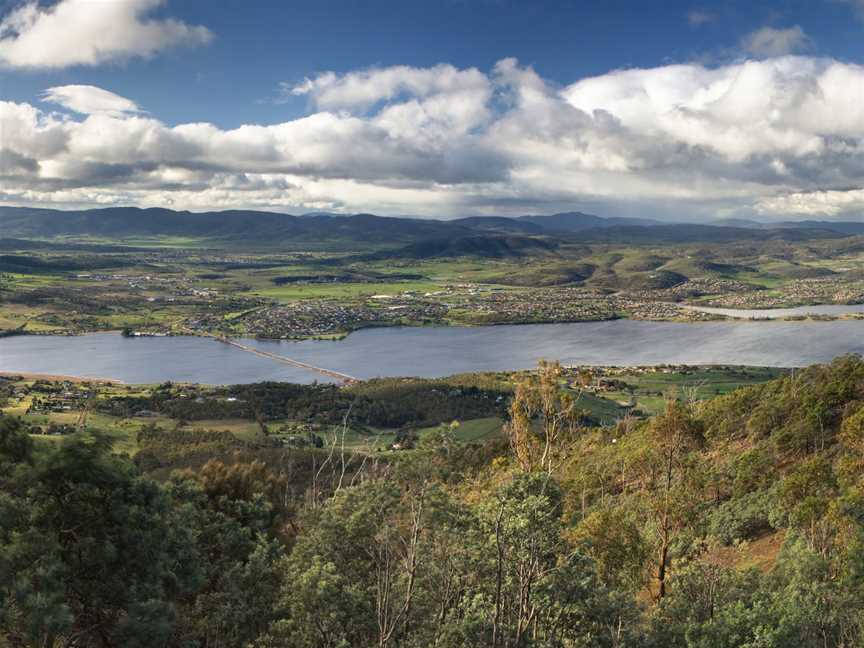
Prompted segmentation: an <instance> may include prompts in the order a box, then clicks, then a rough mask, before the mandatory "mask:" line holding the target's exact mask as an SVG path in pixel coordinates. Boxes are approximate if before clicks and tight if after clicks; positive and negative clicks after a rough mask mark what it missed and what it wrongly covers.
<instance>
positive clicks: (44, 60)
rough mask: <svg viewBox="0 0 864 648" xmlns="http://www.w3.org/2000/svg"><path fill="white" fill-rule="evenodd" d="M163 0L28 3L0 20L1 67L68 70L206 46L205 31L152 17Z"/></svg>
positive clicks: (206, 37) (207, 35)
mask: <svg viewBox="0 0 864 648" xmlns="http://www.w3.org/2000/svg"><path fill="white" fill-rule="evenodd" d="M162 3H163V0H108V1H105V2H98V3H97V4H98V7H97V6H96V4H94V2H93V0H60V2H58V3H56V4H53V5H50V6H42V5H40V4H39V3H38V2H37V1H36V0H30V1H28V2H26V3H25V4H22V5H21V6H19V7H18V8H16V9H14V10H13V11H11V12H9V13H8V14H7V15H6V16H5V17H4V18H3V20H2V21H0V64H2V65H5V66H6V67H10V68H24V69H27V68H64V67H69V66H73V65H98V64H100V63H105V62H112V61H122V60H125V59H129V58H132V57H136V56H137V57H149V56H152V55H153V54H155V53H156V52H158V51H161V50H163V49H166V48H169V47H175V46H181V45H185V46H193V45H202V44H204V43H207V42H208V41H209V40H210V39H211V38H212V34H211V33H210V31H208V30H207V28H206V27H200V26H192V25H187V24H185V23H183V22H180V21H178V20H173V19H170V18H168V19H154V18H148V17H147V16H148V14H150V12H152V11H153V10H154V9H156V8H157V7H158V6H159V5H161V4H162Z"/></svg>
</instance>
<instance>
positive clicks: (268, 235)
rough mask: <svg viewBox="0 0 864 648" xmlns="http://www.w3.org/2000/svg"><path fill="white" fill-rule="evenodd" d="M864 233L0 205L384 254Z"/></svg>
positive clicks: (2, 214)
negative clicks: (575, 244)
mask: <svg viewBox="0 0 864 648" xmlns="http://www.w3.org/2000/svg"><path fill="white" fill-rule="evenodd" d="M856 235H864V223H856V222H833V221H801V222H792V221H789V222H782V223H771V224H766V223H760V222H757V221H748V220H739V219H735V220H725V221H716V222H714V223H711V224H694V223H667V222H662V221H657V220H651V219H640V218H604V217H602V216H596V215H593V214H584V213H581V212H565V213H560V214H551V215H547V216H539V215H529V216H516V217H504V216H472V217H466V218H459V219H455V220H447V221H445V220H435V219H424V218H409V217H399V218H397V217H382V216H376V215H374V214H354V215H349V216H343V215H336V214H329V213H314V214H304V215H301V216H293V215H289V214H279V213H273V212H264V211H242V210H231V211H218V212H203V213H193V212H188V211H174V210H171V209H161V208H151V209H139V208H137V207H109V208H105V209H85V210H74V211H61V210H55V209H38V208H30V207H3V206H0V237H2V238H3V239H29V240H35V241H55V242H57V243H58V244H59V243H60V242H62V243H63V244H67V245H68V244H69V243H70V242H75V241H78V242H87V243H91V244H92V243H112V244H116V243H118V242H124V241H125V242H129V243H130V244H133V245H134V244H135V242H136V241H142V240H144V239H148V238H154V237H174V238H181V239H184V238H185V239H195V240H196V241H199V242H201V243H203V244H206V245H210V246H213V247H228V246H243V245H246V246H256V247H267V248H276V247H279V248H286V249H300V248H309V249H341V250H352V249H354V250H357V249H369V248H370V247H371V248H377V249H380V250H391V251H392V256H394V257H406V258H428V257H435V256H480V257H491V258H499V257H503V256H523V255H533V254H546V253H550V252H552V251H554V249H555V248H556V247H557V246H558V245H560V244H563V243H573V242H576V243H578V242H584V243H591V242H603V243H633V244H639V243H646V244H647V243H685V242H699V241H704V242H724V241H726V242H728V241H736V240H755V241H761V240H770V239H779V240H805V239H818V238H839V237H848V236H856Z"/></svg>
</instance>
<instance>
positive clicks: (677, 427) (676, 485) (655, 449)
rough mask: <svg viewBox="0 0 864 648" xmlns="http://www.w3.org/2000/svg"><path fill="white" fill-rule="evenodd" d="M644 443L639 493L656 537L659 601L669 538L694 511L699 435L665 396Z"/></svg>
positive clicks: (687, 415)
mask: <svg viewBox="0 0 864 648" xmlns="http://www.w3.org/2000/svg"><path fill="white" fill-rule="evenodd" d="M647 442H648V444H649V446H648V448H647V456H646V458H645V461H644V463H643V470H644V471H645V475H644V476H645V477H646V487H647V488H646V491H645V495H646V499H647V503H648V510H649V514H650V515H651V518H652V520H653V523H654V527H655V532H656V536H657V572H656V580H657V598H659V599H662V598H663V597H664V596H665V595H666V578H667V575H668V570H669V552H670V549H671V547H672V542H673V540H674V539H675V537H676V535H677V534H678V533H679V532H680V531H682V530H684V529H685V528H686V527H687V526H688V524H689V523H691V522H693V520H694V518H695V515H696V513H697V512H698V509H699V505H700V493H701V483H699V478H700V477H701V470H700V468H701V467H700V465H699V457H698V454H697V453H695V452H694V451H695V450H698V449H699V448H700V447H701V445H702V442H703V437H702V432H701V429H700V428H699V426H698V425H697V423H696V421H694V420H693V418H692V416H691V414H690V411H689V410H688V409H687V407H685V406H684V405H683V404H681V403H680V402H678V401H677V400H675V399H672V398H670V399H668V400H667V401H666V409H665V410H664V412H663V413H662V414H660V415H659V416H657V417H655V418H654V419H652V420H651V422H650V423H649V424H648V428H647Z"/></svg>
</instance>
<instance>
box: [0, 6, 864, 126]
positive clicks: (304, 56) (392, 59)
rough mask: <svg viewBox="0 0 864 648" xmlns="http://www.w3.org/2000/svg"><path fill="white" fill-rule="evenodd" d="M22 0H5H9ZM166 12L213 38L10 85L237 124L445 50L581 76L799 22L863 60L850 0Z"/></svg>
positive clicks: (290, 111) (293, 111)
mask: <svg viewBox="0 0 864 648" xmlns="http://www.w3.org/2000/svg"><path fill="white" fill-rule="evenodd" d="M101 1H104V0H93V2H92V4H93V5H98V4H99V2H101ZM18 4H19V3H17V2H13V1H10V0H6V2H5V5H6V8H7V10H8V9H9V8H13V7H15V6H17V5H18ZM153 15H154V16H160V15H161V16H171V17H174V18H177V19H180V20H183V21H184V22H186V23H188V24H193V25H203V26H205V27H207V28H208V29H209V30H210V31H211V32H213V35H214V38H213V40H212V41H211V42H210V44H208V45H206V46H204V47H196V48H182V47H181V48H178V49H171V50H169V51H166V52H163V53H161V54H160V55H159V56H154V57H151V58H148V59H131V60H126V61H123V62H120V63H113V64H108V65H103V66H99V67H96V68H93V67H89V66H88V67H82V66H77V67H72V68H68V69H60V70H48V71H39V70H27V71H21V72H17V71H8V70H7V71H3V72H0V74H2V77H0V78H2V86H0V92H2V95H3V96H4V98H8V99H14V100H17V101H34V100H36V99H38V95H39V94H40V93H41V92H42V91H43V90H44V89H45V88H47V87H51V86H57V85H66V84H92V85H97V86H99V87H102V88H106V89H108V90H111V91H112V92H115V93H117V94H120V95H122V96H126V97H130V98H133V99H134V100H135V101H136V102H137V103H139V104H140V105H141V106H143V107H145V108H146V109H147V110H148V111H150V112H152V113H154V114H156V115H159V116H160V118H162V119H163V120H165V121H167V122H168V123H172V124H176V123H181V122H185V121H195V120H201V119H204V120H206V121H212V122H214V123H216V124H218V125H220V126H222V127H226V128H229V127H234V126H238V125H240V124H243V123H259V122H272V123H275V122H278V121H282V120H284V119H287V118H293V117H297V116H299V115H300V114H302V113H304V112H305V109H306V104H305V102H304V101H303V100H302V99H296V100H293V101H290V102H288V103H286V104H277V103H275V102H274V101H273V99H274V98H276V97H277V96H278V87H279V84H280V83H281V82H286V81H287V82H295V81H300V80H302V79H303V78H304V77H307V76H313V75H315V74H317V73H320V72H324V71H328V70H332V71H335V72H349V71H351V70H355V69H358V68H365V67H373V66H388V65H411V66H417V67H426V66H430V65H434V64H436V63H451V64H453V65H455V66H457V67H472V66H473V67H478V68H480V69H484V70H486V69H490V68H491V67H492V66H493V65H494V64H495V63H496V62H497V61H499V60H501V59H503V58H507V57H515V58H517V59H519V60H520V61H521V62H523V63H525V64H528V65H531V66H533V67H534V69H536V70H537V72H538V73H539V74H540V75H541V76H543V77H544V78H547V79H550V80H553V81H555V82H558V83H560V84H568V83H572V82H573V81H575V80H576V79H579V78H581V77H585V76H593V75H599V74H603V73H605V72H608V71H609V70H612V69H616V68H627V67H654V66H659V65H664V64H668V63H681V62H688V61H694V60H695V61H707V62H722V61H723V60H725V59H728V58H730V57H735V56H739V55H741V52H740V49H739V44H740V40H741V38H742V37H744V36H745V35H746V34H748V33H751V32H753V31H756V30H758V29H760V28H762V27H764V26H773V27H775V28H788V27H792V26H795V25H800V26H802V28H803V29H804V31H805V32H806V34H807V35H808V36H809V38H810V39H811V41H812V44H811V45H810V47H809V48H808V51H809V52H811V53H815V54H822V55H828V56H833V57H836V58H838V59H840V60H850V61H861V60H862V59H864V23H862V22H859V21H856V20H854V19H853V15H854V8H853V7H852V6H850V4H849V3H844V2H841V1H836V2H831V1H825V2H821V1H820V0H797V1H787V2H746V1H745V2H707V3H698V2H695V3H694V2H688V1H680V0H678V1H668V2H648V1H645V0H638V1H634V0H606V1H603V2H600V1H595V2H586V1H578V0H570V1H567V0H564V1H561V0H557V1H552V0H550V1H542V0H414V1H411V0H369V1H358V0H316V1H314V2H299V1H291V2H274V1H272V0H271V1H258V2H241V1H238V0H228V1H225V2H213V1H212V0H195V1H192V0H185V1H184V0H171V1H170V3H168V4H165V5H163V6H161V7H159V8H158V9H157V10H156V11H154V12H153ZM699 17H701V20H700V18H699ZM703 21H704V22H703Z"/></svg>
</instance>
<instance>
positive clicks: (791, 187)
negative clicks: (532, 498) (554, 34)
mask: <svg viewBox="0 0 864 648" xmlns="http://www.w3.org/2000/svg"><path fill="white" fill-rule="evenodd" d="M282 90H283V92H284V93H285V94H287V95H290V96H301V97H305V98H306V100H307V101H308V104H309V112H308V114H307V115H306V116H304V117H302V118H299V119H295V120H292V121H286V122H283V123H278V124H270V125H256V124H249V125H244V126H241V127H239V128H235V129H230V130H226V129H220V128H218V127H216V126H214V125H213V124H208V123H189V124H179V125H169V124H166V123H164V122H162V121H160V120H159V119H158V118H157V117H155V116H150V115H148V114H144V113H141V112H139V108H138V106H137V105H136V104H135V103H134V101H132V100H130V99H126V98H123V97H119V96H117V95H115V94H113V93H110V92H109V91H107V90H102V89H99V88H93V87H92V86H62V87H58V88H51V89H49V90H48V91H47V92H46V94H45V97H44V98H45V99H46V100H49V101H52V102H55V103H56V104H57V105H60V106H62V107H65V108H67V109H70V110H71V111H74V113H67V112H58V111H57V110H46V109H43V108H40V107H38V106H34V105H31V104H28V103H12V102H0V200H3V201H6V202H10V203H13V202H14V203H17V204H44V203H54V204H58V205H63V206H75V205H105V204H138V205H145V206H152V205H163V206H168V205H173V206H175V207H182V208H189V209H205V208H206V209H211V208H266V209H278V210H283V211H303V210H320V209H327V210H345V211H355V210H356V211H359V210H370V211H377V212H379V213H415V214H428V215H439V216H450V215H458V214H469V213H471V214H475V213H524V212H527V211H532V212H536V211H542V212H547V211H552V210H557V209H568V208H582V209H591V210H593V211H595V212H598V213H606V214H611V213H619V214H620V213H627V214H631V215H638V214H651V215H653V216H658V215H659V216H666V217H669V218H688V219H698V218H709V217H713V216H724V217H725V216H733V215H734V216H747V215H749V216H752V215H761V216H765V217H776V218H796V217H832V218H834V217H836V218H841V217H843V218H849V217H857V216H859V215H860V214H861V213H862V209H864V67H862V66H858V65H852V64H849V63H843V62H838V61H835V60H831V59H823V58H814V57H806V56H781V57H773V58H767V59H763V60H749V61H742V62H738V63H734V64H729V65H724V66H720V67H707V66H703V65H697V64H690V65H670V66H664V67H657V68H649V69H629V70H619V71H613V72H609V73H608V74H604V75H602V76H597V77H592V78H585V79H580V80H577V81H575V82H574V83H572V84H570V85H566V86H563V87H561V86H558V85H555V84H553V83H550V82H548V81H547V80H545V79H543V78H542V77H541V76H539V75H538V74H537V73H536V72H535V71H534V70H533V69H531V68H530V67H526V66H523V65H520V64H519V63H518V62H517V61H515V60H512V59H506V60H503V61H500V62H499V63H498V64H497V65H495V67H494V68H493V69H491V70H488V71H481V70H477V69H474V68H469V69H458V68H455V67H453V66H450V65H438V66H434V67H430V68H412V67H406V66H396V67H388V68H381V69H372V70H362V71H357V72H351V73H349V74H344V75H337V74H334V73H325V74H322V75H319V76H316V77H313V78H309V79H306V80H304V81H302V82H300V83H293V84H286V85H284V86H283V88H282Z"/></svg>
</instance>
